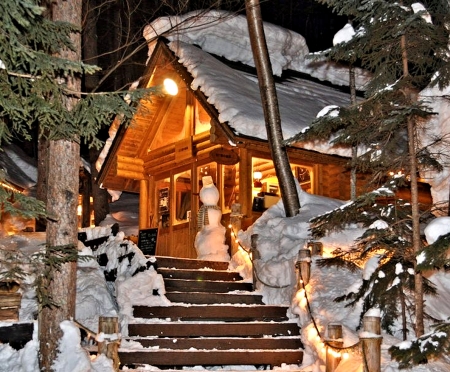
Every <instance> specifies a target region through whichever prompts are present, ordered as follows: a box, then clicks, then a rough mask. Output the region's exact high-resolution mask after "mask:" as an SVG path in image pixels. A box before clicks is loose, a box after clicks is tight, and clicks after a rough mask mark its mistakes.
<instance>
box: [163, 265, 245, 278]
mask: <svg viewBox="0 0 450 372" xmlns="http://www.w3.org/2000/svg"><path fill="white" fill-rule="evenodd" d="M158 273H159V274H161V275H162V276H163V278H167V279H190V280H222V281H225V280H227V281H241V280H242V277H241V276H240V275H239V273H237V272H235V271H229V270H199V269H196V270H195V269H170V268H165V267H163V268H161V267H158Z"/></svg>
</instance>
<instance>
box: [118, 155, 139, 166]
mask: <svg viewBox="0 0 450 372" xmlns="http://www.w3.org/2000/svg"><path fill="white" fill-rule="evenodd" d="M117 163H123V164H133V165H140V166H144V160H143V159H140V158H130V157H129V156H123V155H117Z"/></svg>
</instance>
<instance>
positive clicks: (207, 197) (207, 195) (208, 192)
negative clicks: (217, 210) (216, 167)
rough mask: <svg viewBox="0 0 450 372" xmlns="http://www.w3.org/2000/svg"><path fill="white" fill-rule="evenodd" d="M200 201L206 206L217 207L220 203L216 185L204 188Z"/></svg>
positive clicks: (201, 191)
mask: <svg viewBox="0 0 450 372" xmlns="http://www.w3.org/2000/svg"><path fill="white" fill-rule="evenodd" d="M200 200H201V201H202V203H203V204H205V205H217V203H218V202H219V190H218V189H217V187H216V186H215V185H214V184H210V185H207V186H203V187H202V189H201V190H200Z"/></svg>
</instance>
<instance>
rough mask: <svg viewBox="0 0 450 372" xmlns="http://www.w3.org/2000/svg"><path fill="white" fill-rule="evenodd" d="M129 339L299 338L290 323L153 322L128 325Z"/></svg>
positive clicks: (296, 329) (295, 324)
mask: <svg viewBox="0 0 450 372" xmlns="http://www.w3.org/2000/svg"><path fill="white" fill-rule="evenodd" d="M128 335H129V336H130V337H136V336H141V337H150V336H155V337H265V336H266V337H276V336H299V337H300V330H299V327H298V325H297V323H292V322H253V321H251V322H245V321H243V322H178V321H176V322H155V323H140V324H136V323H131V324H128Z"/></svg>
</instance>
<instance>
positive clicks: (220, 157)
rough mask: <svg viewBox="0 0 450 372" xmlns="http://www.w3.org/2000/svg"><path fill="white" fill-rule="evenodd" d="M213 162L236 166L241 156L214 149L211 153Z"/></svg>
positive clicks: (228, 151) (229, 151)
mask: <svg viewBox="0 0 450 372" xmlns="http://www.w3.org/2000/svg"><path fill="white" fill-rule="evenodd" d="M209 157H210V158H211V160H213V161H215V162H216V163H217V164H224V165H234V164H236V163H238V162H239V155H238V154H236V153H235V152H234V151H232V150H227V149H222V148H220V149H214V150H212V151H211V152H210V153H209Z"/></svg>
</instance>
